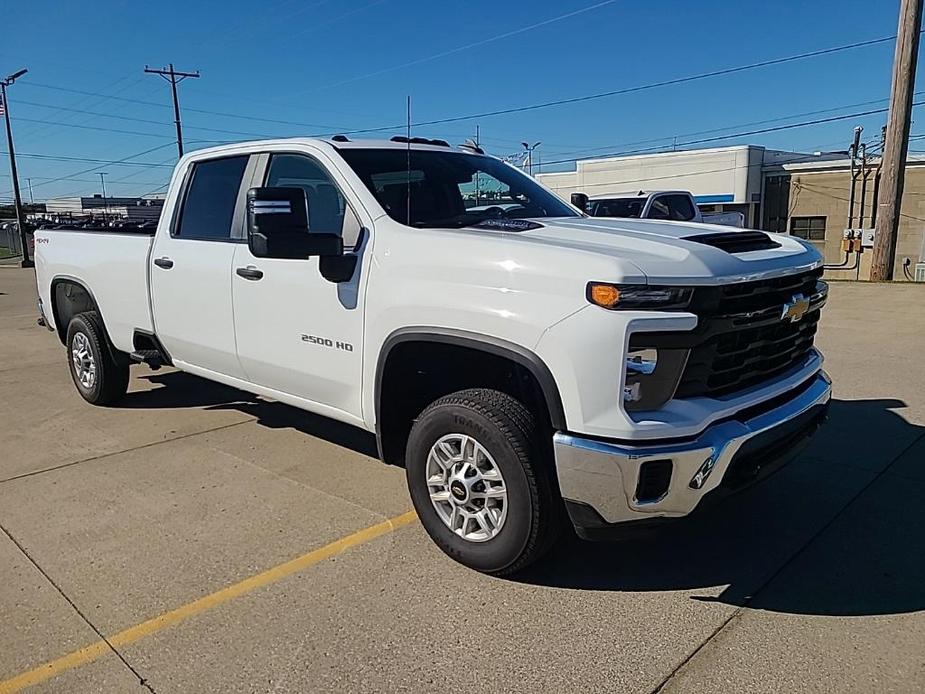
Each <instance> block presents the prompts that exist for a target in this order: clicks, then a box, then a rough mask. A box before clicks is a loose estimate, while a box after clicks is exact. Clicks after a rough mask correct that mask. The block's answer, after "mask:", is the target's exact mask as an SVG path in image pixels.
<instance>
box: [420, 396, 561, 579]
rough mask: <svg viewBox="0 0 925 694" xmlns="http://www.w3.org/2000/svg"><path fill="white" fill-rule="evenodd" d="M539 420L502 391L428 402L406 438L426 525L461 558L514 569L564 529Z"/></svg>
mask: <svg viewBox="0 0 925 694" xmlns="http://www.w3.org/2000/svg"><path fill="white" fill-rule="evenodd" d="M546 455H547V453H546V450H545V447H544V446H543V445H542V441H541V440H540V432H539V427H538V426H537V422H536V418H535V417H534V415H533V414H532V413H531V412H530V411H529V410H528V409H527V408H526V407H524V405H523V404H522V403H520V402H519V401H517V400H516V399H514V398H512V397H511V396H509V395H507V394H505V393H501V392H499V391H496V390H490V389H487V388H476V389H471V390H462V391H459V392H456V393H452V394H450V395H447V396H445V397H442V398H440V399H439V400H437V401H435V402H433V403H432V404H431V405H429V406H428V407H427V408H426V409H425V410H424V411H423V412H422V413H421V414H420V416H419V417H418V418H417V420H416V421H415V423H414V426H413V427H412V429H411V434H410V436H409V438H408V448H407V454H406V466H405V470H406V474H407V478H408V488H409V490H410V492H411V500H412V503H413V504H414V508H415V510H416V511H417V514H418V516H419V517H420V519H421V523H422V524H423V526H424V529H425V530H426V531H427V533H428V534H429V535H430V537H431V538H432V539H433V540H434V542H435V543H436V544H437V545H438V546H439V547H440V548H441V549H442V550H443V551H444V552H446V554H448V555H449V556H450V557H452V558H453V559H455V560H456V561H458V562H460V563H462V564H465V565H466V566H469V567H470V568H473V569H476V570H477V571H482V572H485V573H490V574H496V575H505V574H511V573H514V572H516V571H519V570H520V569H522V568H524V567H526V566H527V565H528V564H530V563H532V562H534V561H536V560H537V559H538V558H539V557H541V556H542V555H543V554H544V553H545V552H546V551H547V550H548V549H549V547H550V546H551V544H552V542H553V540H554V538H555V534H556V530H557V529H558V527H559V520H558V519H559V512H558V510H559V505H560V504H559V503H558V501H557V499H556V497H555V487H554V484H553V481H552V479H551V469H550V466H549V465H547V464H545V463H546V462H547V461H546V460H545V457H546Z"/></svg>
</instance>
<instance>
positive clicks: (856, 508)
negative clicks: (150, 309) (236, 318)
mask: <svg viewBox="0 0 925 694" xmlns="http://www.w3.org/2000/svg"><path fill="white" fill-rule="evenodd" d="M140 378H142V379H144V380H147V381H149V382H151V383H153V384H156V385H161V386H163V387H160V388H154V389H151V390H146V391H136V392H133V393H129V394H128V396H126V398H125V400H123V401H122V402H121V403H120V404H119V406H120V407H130V408H144V409H162V408H193V407H202V408H205V409H208V410H226V409H227V410H237V411H240V412H244V413H246V414H248V415H250V416H252V417H254V418H255V420H256V422H257V424H259V425H261V426H265V427H268V428H270V429H284V428H291V429H295V430H297V431H300V432H302V433H304V434H307V435H309V436H314V437H317V438H320V439H323V440H326V441H329V442H331V443H334V444H335V445H339V446H343V447H345V448H348V449H350V450H353V451H356V452H357V453H360V454H362V455H366V456H370V457H376V455H377V453H376V442H375V437H374V436H373V435H372V434H369V433H368V432H365V431H363V430H361V429H358V428H356V427H353V426H350V425H347V424H342V423H339V422H336V421H334V420H331V419H327V418H325V417H320V416H317V415H313V414H310V413H308V412H304V411H302V410H299V409H296V408H294V407H290V406H288V405H284V404H282V403H278V402H272V401H267V400H264V399H262V398H260V397H258V396H255V395H251V394H249V393H246V392H244V391H240V390H237V389H235V388H231V387H228V386H224V385H221V384H218V383H214V382H212V381H207V380H205V379H201V378H198V377H195V376H191V375H188V374H185V373H182V372H176V371H164V372H157V373H148V374H143V375H141V376H140ZM904 407H905V403H903V402H901V401H898V400H853V401H846V400H834V401H833V402H832V406H831V409H830V416H829V420H828V422H826V424H825V425H824V426H823V427H822V429H821V430H820V431H819V432H818V433H817V434H816V436H815V438H814V440H813V442H812V444H811V445H810V446H809V447H808V448H807V449H806V450H805V451H804V452H803V454H802V455H801V456H800V458H799V459H798V460H795V461H793V462H792V463H791V464H790V465H788V466H787V467H785V468H784V469H783V470H782V471H781V472H779V473H778V474H776V475H774V476H773V477H771V478H770V479H768V480H766V481H765V482H763V483H762V484H760V485H757V486H755V487H752V488H751V489H749V490H746V491H744V492H742V493H740V494H738V495H735V496H732V497H729V498H727V499H724V500H722V501H720V502H717V503H716V504H714V505H711V506H709V507H708V508H705V509H703V510H702V511H698V512H696V513H694V514H693V515H692V516H690V517H688V518H685V519H681V520H680V521H679V522H678V523H676V524H673V525H666V526H663V527H661V528H659V529H658V530H657V531H653V532H652V533H650V534H648V535H643V536H637V537H634V538H632V539H626V540H621V541H617V542H609V543H591V542H583V541H580V540H578V539H577V538H574V537H567V538H565V539H563V540H562V541H560V543H559V544H558V546H557V547H556V548H555V549H554V550H553V552H552V554H551V555H550V556H549V557H547V558H546V559H545V560H544V561H542V562H541V563H539V564H538V565H536V566H534V567H531V568H530V569H528V570H527V571H525V572H521V573H520V574H518V575H517V576H515V577H513V578H511V579H509V580H513V581H518V582H523V583H529V584H535V585H542V586H547V587H551V588H560V589H575V590H597V591H623V592H650V591H688V592H695V593H696V592H698V591H702V594H701V595H696V594H695V595H693V596H692V599H694V600H699V601H704V602H720V603H724V604H728V605H735V606H745V605H747V606H748V607H750V608H754V609H764V610H770V611H776V612H783V613H792V614H813V615H831V616H863V615H880V614H900V613H908V612H916V611H920V610H923V609H925V532H923V531H922V528H925V427H922V426H917V425H915V424H912V423H910V422H908V421H907V420H906V419H905V418H904V417H903V416H902V415H900V414H899V413H898V411H901V410H902V409H903V408H904Z"/></svg>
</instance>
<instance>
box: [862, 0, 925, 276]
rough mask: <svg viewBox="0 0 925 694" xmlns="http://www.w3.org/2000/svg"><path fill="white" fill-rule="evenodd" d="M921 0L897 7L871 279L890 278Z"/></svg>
mask: <svg viewBox="0 0 925 694" xmlns="http://www.w3.org/2000/svg"><path fill="white" fill-rule="evenodd" d="M922 1H923V0H902V3H901V5H900V8H899V29H898V30H897V32H896V53H895V55H894V57H893V84H892V87H891V89H890V116H889V119H888V121H887V129H886V143H885V145H884V147H883V177H882V179H881V186H882V188H881V190H880V200H879V201H878V203H877V207H878V214H877V227H876V233H875V235H874V251H873V255H872V257H871V265H870V279H871V280H872V281H875V282H882V281H889V280H892V279H893V262H894V260H895V259H896V236H897V231H898V229H899V217H900V209H901V206H902V197H903V184H904V182H905V181H904V178H905V171H906V154H907V153H908V150H909V120H910V118H911V117H912V92H913V90H914V87H915V65H916V62H917V60H918V55H919V32H920V31H921V24H922Z"/></svg>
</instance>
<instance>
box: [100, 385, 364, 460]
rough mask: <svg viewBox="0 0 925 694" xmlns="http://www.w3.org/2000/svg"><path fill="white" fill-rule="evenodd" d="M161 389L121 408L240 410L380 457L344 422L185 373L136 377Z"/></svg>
mask: <svg viewBox="0 0 925 694" xmlns="http://www.w3.org/2000/svg"><path fill="white" fill-rule="evenodd" d="M133 377H135V378H140V379H142V380H145V381H148V382H149V383H152V384H155V385H159V386H162V387H159V388H152V389H150V390H139V391H135V392H131V393H128V394H127V395H126V396H125V399H124V400H121V401H120V402H119V404H118V405H117V406H118V407H121V408H137V409H173V408H192V407H201V408H203V409H206V410H237V411H239V412H243V413H245V414H248V415H250V416H252V417H254V418H255V419H256V421H257V424H259V425H260V426H264V427H267V428H269V429H295V430H296V431H300V432H302V433H303V434H307V435H308V436H314V437H316V438H319V439H323V440H325V441H329V442H331V443H333V444H335V445H337V446H342V447H344V448H349V449H350V450H352V451H356V452H357V453H360V454H362V455H365V456H369V457H372V458H376V457H378V455H379V454H378V451H377V449H376V437H375V436H374V435H372V434H370V433H369V432H367V431H364V430H362V429H359V428H357V427H354V426H351V425H349V424H344V423H342V422H338V421H335V420H333V419H328V418H327V417H321V416H319V415H315V414H312V413H310V412H305V411H304V410H300V409H297V408H295V407H290V406H289V405H284V404H283V403H281V402H275V401H272V400H265V399H263V398H261V397H260V396H258V395H254V394H252V393H248V392H245V391H243V390H238V389H237V388H232V387H231V386H226V385H223V384H221V383H216V382H215V381H209V380H207V379H204V378H199V377H198V376H192V375H190V374H187V373H183V372H182V371H158V372H152V373H147V374H143V375H140V376H134V374H133Z"/></svg>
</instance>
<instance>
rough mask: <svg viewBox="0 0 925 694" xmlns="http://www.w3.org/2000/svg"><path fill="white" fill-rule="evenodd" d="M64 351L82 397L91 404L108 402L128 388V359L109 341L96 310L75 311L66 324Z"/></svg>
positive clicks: (114, 399)
mask: <svg viewBox="0 0 925 694" xmlns="http://www.w3.org/2000/svg"><path fill="white" fill-rule="evenodd" d="M67 355H68V364H69V365H70V367H71V378H73V379H74V385H75V386H77V392H79V393H80V395H81V397H82V398H83V399H84V400H86V401H87V402H89V403H92V404H94V405H108V404H110V403H113V402H115V401H117V400H119V399H120V398H122V397H123V396H124V395H125V392H126V391H127V390H128V378H129V361H128V359H127V358H126V357H125V355H124V354H122V353H121V352H117V351H116V349H115V348H114V347H113V346H112V345H111V344H110V343H109V338H108V337H107V336H106V332H105V330H104V329H103V324H102V321H100V317H99V314H98V313H97V312H96V311H86V312H85V313H78V314H77V315H76V316H74V317H73V318H72V319H71V322H70V323H69V324H68V326H67Z"/></svg>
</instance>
